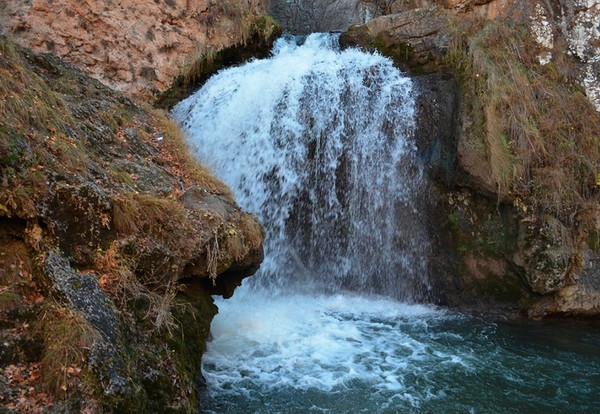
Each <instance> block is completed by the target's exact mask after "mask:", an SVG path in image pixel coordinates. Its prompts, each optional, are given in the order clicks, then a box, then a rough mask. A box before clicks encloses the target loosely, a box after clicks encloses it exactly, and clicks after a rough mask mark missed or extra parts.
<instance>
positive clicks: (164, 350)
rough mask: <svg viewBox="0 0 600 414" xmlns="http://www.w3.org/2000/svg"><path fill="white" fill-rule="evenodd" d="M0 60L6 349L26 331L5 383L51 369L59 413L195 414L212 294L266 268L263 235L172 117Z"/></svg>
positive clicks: (13, 49) (95, 86) (93, 86)
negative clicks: (15, 370) (25, 367)
mask: <svg viewBox="0 0 600 414" xmlns="http://www.w3.org/2000/svg"><path fill="white" fill-rule="evenodd" d="M0 53H1V55H2V58H1V59H0V96H2V97H3V101H2V107H1V108H2V111H3V115H4V116H3V118H2V120H1V121H0V293H2V298H0V299H2V303H0V338H5V337H7V336H10V335H12V334H11V332H13V331H14V330H15V329H17V328H18V329H19V337H18V338H17V339H18V341H17V340H14V341H13V340H11V341H4V340H3V342H2V343H3V344H4V343H5V342H6V344H7V345H2V346H0V370H2V369H4V368H5V367H6V366H8V365H10V364H35V366H38V367H39V366H41V368H40V369H41V372H42V376H44V377H48V378H52V379H53V380H54V379H56V381H59V382H58V384H59V387H58V389H59V390H61V389H62V388H60V387H62V386H64V387H65V389H67V390H68V398H67V399H66V400H65V401H64V404H67V405H68V407H62V406H61V404H62V402H60V401H58V400H57V401H56V405H55V407H57V406H58V410H59V411H64V412H79V411H82V410H83V411H87V412H131V413H137V412H162V411H164V407H167V406H169V407H172V409H173V412H193V411H195V410H196V409H197V407H198V398H199V394H198V392H197V391H198V390H197V387H196V379H197V373H198V370H199V364H200V358H201V355H202V352H203V350H204V349H203V348H204V344H205V341H206V339H207V337H208V335H209V327H210V322H211V319H212V317H213V316H214V315H215V314H216V307H215V306H214V305H213V301H212V297H211V294H223V295H231V292H232V289H233V287H234V286H232V283H230V282H232V279H235V280H236V281H238V282H239V280H240V279H241V278H243V277H246V276H249V275H251V274H253V273H254V272H255V271H256V270H257V268H258V266H259V265H260V263H261V261H262V258H263V252H262V242H263V238H264V231H263V229H262V227H261V226H260V224H259V223H258V222H257V220H256V218H255V217H254V216H252V215H250V214H248V213H245V212H243V211H242V210H241V209H240V208H239V207H238V206H237V205H236V203H235V201H234V200H233V198H232V196H231V194H230V191H229V190H228V189H227V188H226V186H225V185H224V184H223V183H221V182H219V181H218V180H216V179H215V178H213V177H212V176H211V175H210V174H209V173H208V172H207V171H206V170H205V169H204V168H203V167H202V166H201V165H200V164H198V163H197V161H196V160H195V159H194V158H193V157H192V156H191V154H190V153H189V152H188V149H187V146H186V144H185V141H184V137H183V135H182V134H181V132H180V131H179V129H178V128H177V127H176V126H175V124H173V123H172V122H171V121H170V120H169V119H168V118H167V117H166V114H165V113H164V112H162V111H159V110H150V109H148V108H146V107H142V106H141V105H139V104H137V103H135V102H134V101H132V100H131V99H129V98H126V97H124V96H123V95H122V94H120V93H119V92H116V91H113V90H111V89H109V88H108V87H106V86H104V85H102V84H101V83H100V82H99V81H97V80H94V79H92V78H90V77H89V76H87V75H85V74H84V73H83V72H81V71H80V70H77V69H76V68H75V67H73V65H69V64H66V63H64V62H62V61H61V60H60V59H58V58H57V57H56V56H53V55H50V54H44V55H37V54H35V53H33V52H31V51H26V50H23V49H21V48H20V47H18V46H16V45H14V44H12V43H10V42H8V41H7V40H6V39H5V38H4V37H2V36H0ZM9 95H10V97H9ZM5 98H6V99H5ZM4 99H5V100H4ZM221 276H222V278H223V280H222V281H221V280H219V279H220V278H221ZM234 276H235V277H234ZM217 282H218V283H217ZM233 285H235V283H233ZM48 315H49V316H48ZM60 329H63V330H64V331H67V332H71V333H73V335H74V336H69V337H68V338H67V340H68V341H70V342H71V343H69V344H68V345H65V344H64V342H63V341H64V340H63V337H64V336H65V335H64V334H63V331H60ZM65 346H67V347H68V349H69V350H74V352H75V354H74V356H72V357H71V359H69V358H67V356H68V355H67V354H68V353H67V354H65V355H67V356H63V357H61V358H63V359H64V360H63V359H61V360H58V361H57V360H56V357H55V355H56V352H57V351H56V350H57V349H59V350H60V352H62V350H63V349H64V348H65ZM27 348H30V349H31V352H30V351H28V350H27ZM53 352H54V354H53ZM61 355H62V354H61ZM49 360H52V361H53V362H54V363H53V364H51V363H48V361H49ZM42 361H44V363H43V364H42V363H41V362H42ZM51 366H54V368H50V367H51ZM73 366H75V367H73ZM75 368H77V369H80V370H81V371H85V375H83V374H82V375H74V374H73V375H71V374H69V375H71V376H69V377H68V378H66V377H65V373H66V372H67V369H71V371H72V372H75ZM62 378H65V379H62ZM60 381H63V382H62V383H61V382H60ZM66 381H69V382H68V383H67V382H66ZM33 388H35V389H36V392H41V385H40V384H39V383H36V384H34V387H33ZM17 391H18V390H17ZM59 393H62V394H61V396H60V398H59V399H61V400H62V399H65V393H64V391H58V393H57V394H56V395H57V396H58V395H59ZM11 395H18V394H15V390H14V389H11V388H10V387H8V386H7V387H0V397H2V398H3V399H4V398H5V397H6V398H8V397H9V396H11ZM46 395H48V394H46ZM4 401H6V400H4ZM61 407H62V408H61ZM18 409H19V408H17V410H18ZM23 410H25V411H27V410H29V408H28V409H25V408H23Z"/></svg>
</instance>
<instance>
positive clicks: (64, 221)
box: [47, 182, 112, 264]
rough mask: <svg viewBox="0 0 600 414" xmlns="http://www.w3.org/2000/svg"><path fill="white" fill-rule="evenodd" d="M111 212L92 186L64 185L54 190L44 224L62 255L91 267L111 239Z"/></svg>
mask: <svg viewBox="0 0 600 414" xmlns="http://www.w3.org/2000/svg"><path fill="white" fill-rule="evenodd" d="M111 211H112V203H111V201H110V198H109V197H108V195H107V194H106V193H105V190H104V189H102V188H101V187H100V186H98V185H96V184H95V183H90V182H87V183H83V184H79V185H71V184H68V183H63V184H62V185H59V186H57V188H56V192H55V197H54V200H53V202H52V204H51V206H50V212H49V217H48V218H47V223H48V227H49V229H50V231H51V233H52V234H53V235H54V237H56V238H57V239H58V240H59V246H60V248H61V249H62V250H63V252H64V253H65V254H67V255H69V256H72V257H73V259H74V260H76V261H77V262H78V263H81V264H90V263H92V262H93V260H94V255H95V254H96V251H97V249H98V248H99V247H100V248H101V247H103V246H105V245H106V242H107V240H108V238H109V237H110V236H111V231H110V224H111Z"/></svg>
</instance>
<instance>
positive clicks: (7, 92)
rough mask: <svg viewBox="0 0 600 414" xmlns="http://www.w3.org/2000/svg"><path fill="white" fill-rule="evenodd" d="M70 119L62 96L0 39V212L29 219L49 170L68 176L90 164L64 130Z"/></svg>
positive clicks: (12, 46) (80, 145) (3, 39)
mask: <svg viewBox="0 0 600 414" xmlns="http://www.w3.org/2000/svg"><path fill="white" fill-rule="evenodd" d="M73 122H74V121H73V119H72V117H71V114H70V111H69V109H68V108H67V106H66V103H65V102H64V100H63V99H62V97H61V96H60V95H59V94H58V93H56V92H55V91H53V90H52V89H51V88H50V87H49V86H48V84H47V83H46V82H45V81H44V80H43V79H41V78H40V77H39V76H38V75H37V74H36V73H35V72H34V71H33V70H32V69H31V68H30V67H29V66H28V63H27V62H26V61H25V60H24V58H23V57H22V56H21V54H20V52H19V51H18V50H17V49H16V47H15V46H14V45H13V44H12V43H11V42H9V41H7V40H6V39H5V38H4V37H0V173H1V174H0V175H2V176H3V178H4V181H2V182H0V185H2V187H3V188H4V189H5V190H6V191H2V192H0V215H6V216H9V217H10V216H18V217H23V218H28V217H32V216H33V215H35V206H34V204H35V203H34V200H35V199H36V198H37V197H38V196H39V195H40V194H44V193H45V192H46V190H47V189H46V182H47V178H46V175H47V172H48V171H49V170H52V171H56V172H63V173H65V174H72V173H73V172H75V171H79V170H81V169H83V168H85V166H86V165H88V164H89V159H88V157H87V154H86V152H85V150H84V148H83V146H82V144H81V143H80V142H78V140H77V139H75V138H74V137H72V136H70V135H69V133H68V132H67V131H70V129H69V128H68V125H69V124H72V123H73Z"/></svg>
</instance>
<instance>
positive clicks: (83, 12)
mask: <svg viewBox="0 0 600 414" xmlns="http://www.w3.org/2000/svg"><path fill="white" fill-rule="evenodd" d="M265 10H266V0H225V1H215V0H153V1H144V2H139V1H131V0H123V1H100V0H86V1H76V0H33V1H28V2H22V1H17V0H6V1H3V5H2V7H1V8H0V32H4V33H5V34H6V35H9V36H11V38H13V39H14V40H15V41H16V42H17V43H19V44H20V45H22V46H25V47H28V48H31V49H33V50H34V51H37V52H51V53H53V54H55V55H57V56H60V57H62V58H64V59H65V60H66V61H68V62H70V63H73V64H75V65H76V66H78V67H79V68H81V69H82V70H84V71H85V72H87V73H89V74H91V75H92V76H93V77H95V78H96V79H98V80H100V81H102V82H103V83H104V84H106V85H108V86H110V87H111V88H113V89H116V90H119V91H122V92H124V93H126V94H127V95H129V96H131V97H135V98H138V99H142V100H148V99H152V98H154V97H155V95H156V94H157V93H159V92H161V91H164V90H165V89H167V88H168V87H169V86H170V84H171V82H172V81H173V80H174V78H175V77H176V76H178V75H179V74H180V73H181V70H182V68H183V67H184V66H186V65H188V64H191V63H192V60H193V59H194V58H195V57H197V56H198V55H201V54H202V53H204V52H206V51H207V50H211V51H218V50H221V49H223V48H225V47H228V46H232V45H236V44H241V43H244V42H245V41H246V40H247V36H248V33H249V31H250V29H251V26H252V23H253V19H254V18H255V17H256V16H258V15H261V14H264V13H265Z"/></svg>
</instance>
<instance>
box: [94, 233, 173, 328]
mask: <svg viewBox="0 0 600 414" xmlns="http://www.w3.org/2000/svg"><path fill="white" fill-rule="evenodd" d="M118 250H119V248H118V243H116V242H115V243H113V244H112V245H111V246H110V247H109V248H108V249H107V250H106V251H103V252H99V253H98V255H97V257H96V262H95V267H96V269H97V271H98V272H100V273H101V274H102V276H101V278H100V286H101V287H102V289H104V290H105V291H106V292H108V293H109V294H110V295H111V296H112V297H113V298H114V299H115V301H116V303H117V304H118V305H119V307H120V308H127V305H128V304H131V303H134V302H136V303H138V304H140V303H142V304H144V305H143V306H144V308H145V316H144V319H145V320H149V321H151V323H152V326H153V329H156V330H158V331H165V330H166V331H167V332H168V333H169V335H171V336H172V335H173V333H174V331H175V330H177V328H178V325H179V324H178V321H177V320H176V319H175V317H174V310H175V308H176V307H177V306H183V305H179V304H178V303H177V294H178V293H179V291H180V288H181V286H180V285H179V284H178V283H177V281H175V280H170V281H168V282H166V283H165V282H164V281H158V280H146V281H144V282H142V281H140V279H139V278H138V277H137V276H136V274H135V272H134V270H133V269H135V267H136V263H135V260H134V259H132V258H124V257H122V256H121V254H120V253H119V251H118Z"/></svg>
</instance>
